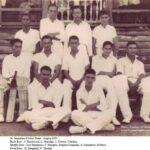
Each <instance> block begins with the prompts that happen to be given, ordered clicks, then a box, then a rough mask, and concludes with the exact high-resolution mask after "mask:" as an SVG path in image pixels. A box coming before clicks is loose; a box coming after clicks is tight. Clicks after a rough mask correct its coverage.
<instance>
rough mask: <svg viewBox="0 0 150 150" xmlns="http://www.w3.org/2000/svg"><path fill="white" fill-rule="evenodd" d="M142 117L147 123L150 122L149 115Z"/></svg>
mask: <svg viewBox="0 0 150 150" xmlns="http://www.w3.org/2000/svg"><path fill="white" fill-rule="evenodd" d="M142 119H143V121H144V122H145V123H150V118H149V117H143V118H142Z"/></svg>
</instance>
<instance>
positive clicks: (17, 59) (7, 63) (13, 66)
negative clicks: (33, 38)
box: [0, 39, 31, 121]
mask: <svg viewBox="0 0 150 150" xmlns="http://www.w3.org/2000/svg"><path fill="white" fill-rule="evenodd" d="M11 46H12V54H10V55H8V56H6V57H5V58H4V60H3V63H2V78H3V81H2V82H1V83H2V85H1V91H0V92H1V99H0V103H1V121H4V119H3V95H4V92H5V88H6V87H7V89H9V85H8V83H12V82H13V81H12V80H14V76H15V80H16V84H17V85H16V86H17V87H16V89H17V90H18V96H19V116H20V115H22V113H23V112H24V111H25V110H26V109H27V86H28V84H29V81H30V67H31V60H30V59H29V57H27V56H26V55H24V54H21V48H22V41H21V40H20V39H13V40H12V41H11ZM4 80H5V82H4ZM3 83H4V84H3ZM6 83H7V84H6ZM10 95H11V97H10V98H9V101H11V99H14V98H16V97H15V96H16V94H14V95H12V94H11V90H10Z"/></svg>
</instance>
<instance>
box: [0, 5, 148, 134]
mask: <svg viewBox="0 0 150 150" xmlns="http://www.w3.org/2000/svg"><path fill="white" fill-rule="evenodd" d="M81 16H82V12H81V9H80V7H79V6H75V7H74V9H73V17H74V20H73V22H72V23H70V24H68V25H67V27H66V29H64V24H63V22H62V21H60V20H57V6H56V5H50V6H49V17H47V18H44V19H42V20H41V22H40V36H41V37H42V38H41V41H40V38H39V32H38V31H37V30H34V29H32V28H31V27H30V16H29V15H27V14H25V15H22V24H23V28H22V30H20V31H18V32H17V33H16V34H15V38H14V39H13V40H12V41H11V46H12V54H10V55H8V56H6V57H5V58H4V60H3V64H2V76H1V80H0V81H1V82H0V96H1V98H0V113H1V116H0V121H1V122H3V121H4V117H3V116H4V107H3V99H4V98H3V97H4V92H5V91H6V90H8V89H10V93H11V89H12V87H13V84H12V81H13V80H14V78H16V82H17V90H18V96H19V117H18V118H17V120H16V121H17V122H21V121H26V122H27V123H29V124H31V126H32V128H33V129H35V130H39V129H42V128H45V127H47V126H48V125H49V124H51V125H52V127H53V129H56V128H57V127H58V125H59V122H60V121H63V122H68V120H69V119H70V118H71V119H72V121H73V122H74V124H75V125H76V126H71V127H70V128H69V131H70V133H83V132H86V131H90V133H92V134H94V133H95V132H96V131H98V130H114V129H115V125H120V122H119V121H118V120H117V118H116V109H117V106H118V105H119V106H120V109H121V112H122V115H123V123H127V124H128V123H130V121H131V119H132V111H131V108H130V105H129V97H128V91H129V90H133V91H136V92H138V93H140V94H143V97H142V105H141V110H140V117H141V118H142V119H143V121H144V122H146V123H150V102H149V99H150V87H149V86H150V84H149V83H150V81H149V80H150V79H149V77H146V75H145V70H144V64H143V63H142V62H140V61H139V60H138V59H137V54H138V46H137V44H136V43H135V42H128V43H127V45H126V52H127V54H126V56H125V57H123V58H121V59H119V60H117V58H116V57H115V56H113V52H114V49H117V44H116V46H114V44H113V43H117V40H116V39H117V34H116V30H115V28H114V27H113V26H111V25H109V23H108V22H109V15H108V13H107V12H105V11H102V12H101V13H100V22H101V24H100V25H98V26H97V27H95V29H94V30H93V34H92V31H91V28H90V25H89V24H88V23H86V22H85V21H82V19H81ZM92 37H93V41H92ZM39 41H40V43H41V45H42V51H41V52H37V53H36V50H35V49H36V48H35V47H36V44H37V42H39ZM31 66H32V69H33V76H34V79H33V81H32V83H30V71H31ZM62 72H63V74H62ZM10 83H11V84H10ZM29 83H30V84H29ZM10 85H11V86H10ZM74 91H76V99H75V98H74V97H72V93H74ZM104 91H105V93H107V94H104ZM27 95H28V98H27ZM15 97H16V94H13V93H11V94H10V95H9V101H10V100H11V99H13V98H15ZM75 100H76V104H77V107H76V108H74V109H75V110H74V109H72V103H73V107H75V103H74V101H75ZM6 121H8V122H9V121H10V120H7V118H6Z"/></svg>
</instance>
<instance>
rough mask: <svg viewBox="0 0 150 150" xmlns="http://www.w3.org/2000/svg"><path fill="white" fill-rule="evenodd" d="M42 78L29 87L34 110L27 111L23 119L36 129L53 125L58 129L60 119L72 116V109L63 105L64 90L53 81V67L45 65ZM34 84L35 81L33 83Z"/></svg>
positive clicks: (42, 68)
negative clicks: (56, 86) (58, 87)
mask: <svg viewBox="0 0 150 150" xmlns="http://www.w3.org/2000/svg"><path fill="white" fill-rule="evenodd" d="M40 77H41V78H40V80H39V81H38V82H37V83H36V86H32V88H33V89H31V88H29V89H28V92H29V99H30V101H31V102H32V107H31V108H32V111H26V112H25V113H24V114H23V115H22V118H21V121H24V120H25V121H26V122H27V123H28V124H31V126H32V128H33V129H34V130H39V129H43V128H45V127H47V126H48V125H49V124H51V125H52V127H53V129H56V128H57V127H58V125H59V122H60V121H63V120H64V119H66V118H68V117H69V116H70V113H71V112H70V110H69V109H68V108H66V107H63V106H61V102H62V98H63V90H62V89H61V88H60V89H57V90H56V89H55V85H53V83H51V80H50V79H51V77H52V76H51V69H50V67H48V66H43V67H41V69H40ZM31 84H33V83H31Z"/></svg>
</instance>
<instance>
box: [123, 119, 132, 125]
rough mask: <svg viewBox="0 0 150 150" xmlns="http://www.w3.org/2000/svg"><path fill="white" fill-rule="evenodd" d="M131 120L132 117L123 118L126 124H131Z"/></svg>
mask: <svg viewBox="0 0 150 150" xmlns="http://www.w3.org/2000/svg"><path fill="white" fill-rule="evenodd" d="M130 121H131V118H125V119H123V121H122V122H123V123H125V124H129V123H130Z"/></svg>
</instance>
